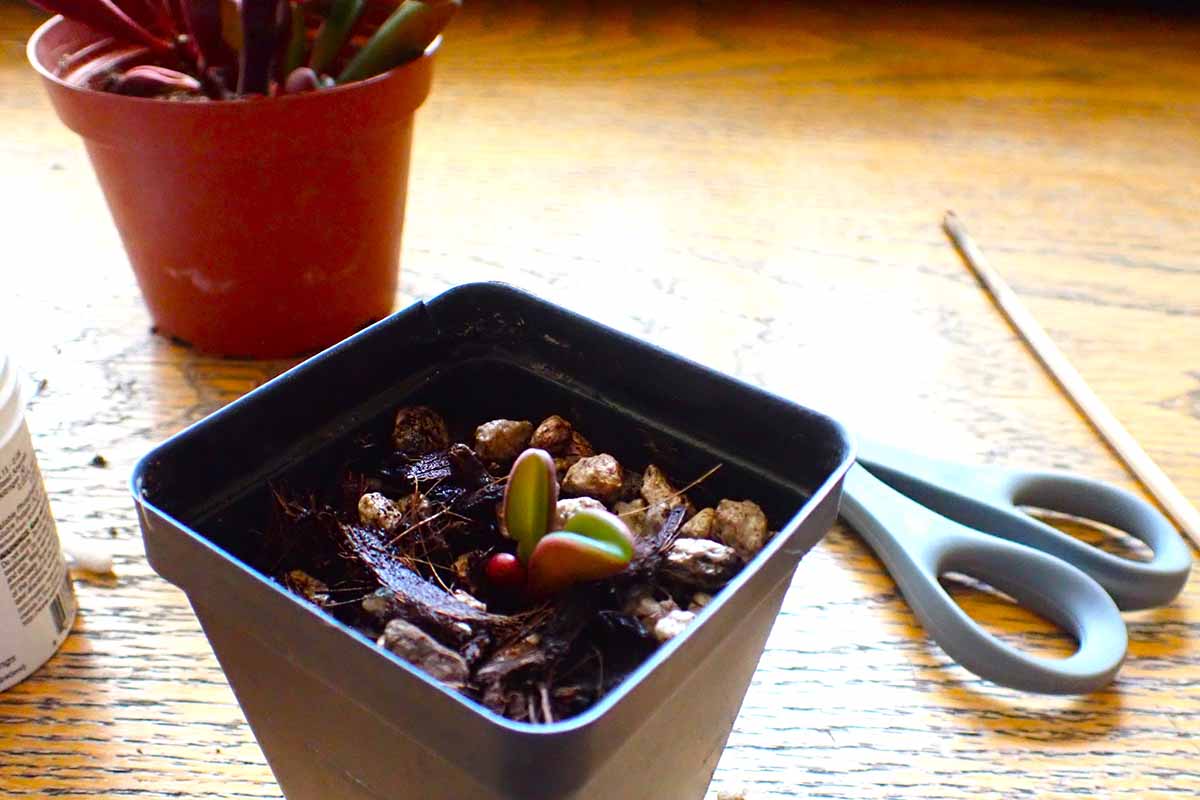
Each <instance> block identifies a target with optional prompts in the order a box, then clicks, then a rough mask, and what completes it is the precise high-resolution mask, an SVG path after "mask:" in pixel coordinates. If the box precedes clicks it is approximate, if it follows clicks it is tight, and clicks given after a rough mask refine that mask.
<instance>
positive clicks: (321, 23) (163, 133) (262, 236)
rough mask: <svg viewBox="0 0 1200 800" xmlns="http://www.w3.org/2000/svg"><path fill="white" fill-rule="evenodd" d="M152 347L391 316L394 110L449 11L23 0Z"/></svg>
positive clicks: (37, 60)
mask: <svg viewBox="0 0 1200 800" xmlns="http://www.w3.org/2000/svg"><path fill="white" fill-rule="evenodd" d="M36 2H38V4H39V5H41V6H43V7H45V8H46V9H48V10H50V11H54V12H58V13H59V14H61V16H57V17H55V18H53V19H51V20H49V21H48V22H47V23H46V24H44V25H43V26H42V27H41V28H39V29H38V30H37V32H36V33H34V35H33V36H32V38H31V39H30V41H29V46H28V55H29V60H30V62H31V63H32V64H33V66H34V68H35V69H36V70H37V71H38V72H39V73H40V74H41V76H42V79H43V84H44V86H45V87H46V91H47V92H48V94H49V96H50V100H51V102H52V104H53V105H54V108H55V110H56V111H57V112H58V114H59V116H60V118H61V119H62V120H63V122H64V123H65V124H66V125H67V126H68V127H70V128H71V129H72V130H74V131H75V132H77V133H78V134H80V135H81V136H82V137H83V139H84V144H85V146H86V148H87V152H88V156H89V158H90V159H91V161H92V165H93V167H94V168H95V170H96V175H97V178H98V179H99V182H100V185H101V188H102V189H103V191H104V195H105V198H106V199H107V201H108V206H109V209H110V211H111V212H112V215H113V219H114V221H115V222H116V225H117V229H118V231H119V232H120V235H121V239H122V242H123V243H124V246H125V250H126V253H127V254H128V256H129V260H130V262H131V264H132V266H133V270H134V273H135V275H136V277H137V280H138V284H139V286H140V287H141V290H142V294H143V297H144V299H145V301H146V304H147V306H148V308H149V310H150V313H151V316H152V317H153V319H154V323H155V325H156V328H157V330H158V331H159V332H160V333H163V334H166V335H168V336H171V337H174V338H176V339H179V340H182V341H185V342H187V343H189V344H191V345H193V346H194V347H196V348H198V349H200V350H202V351H205V352H210V353H215V354H221V355H232V356H252V357H274V356H288V355H295V354H298V353H302V352H309V351H312V350H314V349H318V348H320V347H324V346H328V345H329V344H331V343H333V342H335V341H338V340H339V339H341V338H343V337H345V336H346V335H348V334H350V333H352V332H353V331H355V330H357V329H359V328H361V327H362V326H363V325H365V324H367V323H369V322H372V321H376V320H378V319H381V318H383V317H384V316H386V315H387V314H388V313H390V311H391V309H392V304H393V302H394V295H395V290H396V281H397V273H398V261H399V247H400V236H401V230H402V225H403V219H404V204H405V197H406V190H407V178H408V165H409V152H410V146H411V140H412V122H413V112H414V111H415V110H416V108H417V107H418V106H419V105H420V104H421V103H422V102H423V101H424V99H425V97H426V95H427V94H428V92H429V87H430V81H431V78H432V69H433V59H434V54H435V52H436V50H437V44H438V41H440V40H439V39H438V38H437V36H438V32H439V31H440V30H441V28H442V27H444V25H445V24H446V23H447V22H448V21H449V19H450V17H451V16H452V15H453V14H454V12H455V10H456V9H457V8H458V5H459V0H400V4H399V5H398V6H395V7H388V6H384V5H380V4H377V3H375V2H373V0H241V2H236V1H235V0H36Z"/></svg>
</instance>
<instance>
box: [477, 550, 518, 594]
mask: <svg viewBox="0 0 1200 800" xmlns="http://www.w3.org/2000/svg"><path fill="white" fill-rule="evenodd" d="M483 572H484V574H485V575H487V579H488V580H489V581H491V582H492V584H493V585H495V586H496V587H498V588H500V589H520V588H521V587H522V586H524V585H525V565H524V564H522V563H521V562H520V560H519V559H518V558H517V557H516V556H514V555H513V554H512V553H496V555H494V556H492V557H491V558H489V559H488V561H487V564H485V565H484V567H483Z"/></svg>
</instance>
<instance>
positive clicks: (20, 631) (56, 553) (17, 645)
mask: <svg viewBox="0 0 1200 800" xmlns="http://www.w3.org/2000/svg"><path fill="white" fill-rule="evenodd" d="M75 608H76V606H75V593H74V591H73V589H72V587H71V580H70V576H69V574H68V573H67V567H66V564H65V563H64V561H63V556H62V550H61V549H60V546H59V542H58V531H57V529H56V527H55V525H54V517H52V516H51V515H50V501H49V499H48V498H47V497H46V489H45V487H44V486H43V484H42V476H41V472H40V471H39V470H38V465H37V459H36V457H35V456H34V452H33V443H32V441H31V440H30V437H29V429H28V428H26V427H25V424H24V423H21V424H19V425H18V426H17V429H16V431H15V432H14V435H13V436H12V438H11V439H9V441H8V442H7V443H4V444H3V445H2V446H0V691H3V690H4V689H6V688H8V687H9V686H11V685H13V684H14V683H16V682H18V681H20V680H21V679H23V678H25V677H26V676H28V675H29V674H30V673H31V672H33V671H34V670H35V669H37V668H38V667H39V666H41V665H42V663H43V662H45V661H46V660H47V659H48V658H50V656H51V655H53V653H54V651H55V650H57V649H58V646H59V645H60V644H62V642H63V640H64V639H66V638H67V634H68V633H69V632H70V628H71V623H72V622H73V621H74V619H75Z"/></svg>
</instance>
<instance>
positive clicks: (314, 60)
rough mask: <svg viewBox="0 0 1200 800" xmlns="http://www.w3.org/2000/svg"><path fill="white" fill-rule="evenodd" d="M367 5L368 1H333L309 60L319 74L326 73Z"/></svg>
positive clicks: (318, 31) (314, 42) (318, 32)
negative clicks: (326, 69)
mask: <svg viewBox="0 0 1200 800" xmlns="http://www.w3.org/2000/svg"><path fill="white" fill-rule="evenodd" d="M366 5H367V3H366V0H333V8H331V9H330V10H329V16H328V17H326V18H325V21H324V22H322V23H321V27H320V29H319V30H317V38H316V39H315V40H313V48H312V55H311V56H309V58H308V65H309V66H310V67H312V68H313V69H314V70H316V71H317V72H324V71H325V68H326V67H328V66H329V64H330V63H331V62H332V61H333V60H334V58H336V57H337V54H338V51H339V50H341V49H342V46H343V45H344V44H346V40H347V39H349V38H350V31H351V30H353V29H354V23H356V22H358V18H359V17H360V16H361V15H362V11H363V9H364V8H366Z"/></svg>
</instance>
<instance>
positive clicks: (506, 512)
mask: <svg viewBox="0 0 1200 800" xmlns="http://www.w3.org/2000/svg"><path fill="white" fill-rule="evenodd" d="M557 505H558V479H557V474H556V472H555V469H554V459H553V458H552V457H551V456H550V454H549V453H547V452H546V451H545V450H538V449H537V448H530V449H528V450H526V451H525V452H524V453H521V455H519V456H517V460H516V461H514V462H513V465H512V469H511V470H509V473H508V484H507V485H506V486H505V487H504V506H503V511H502V512H501V515H500V518H501V524H502V529H503V531H504V535H505V536H508V537H509V538H510V539H515V540H516V542H517V557H518V558H520V559H521V561H522V562H525V563H528V562H529V556H530V554H531V553H533V548H534V547H536V546H537V543H538V541H539V540H541V538H542V537H543V536H545V535H546V533H547V532H549V530H550V526H551V524H553V522H554V514H555V508H556V506H557Z"/></svg>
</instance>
